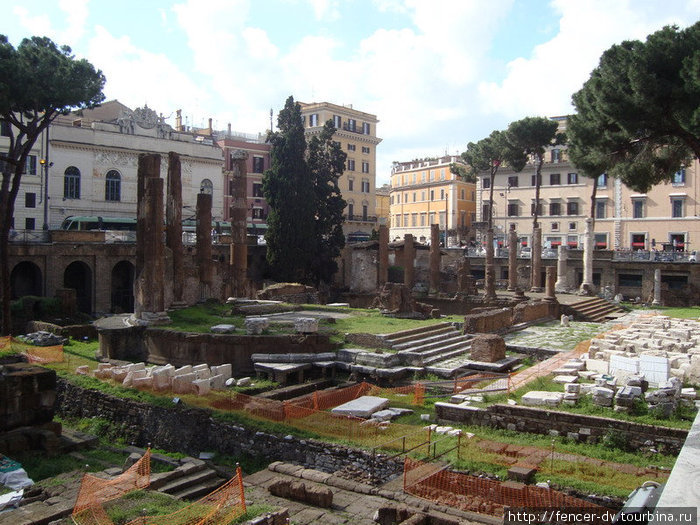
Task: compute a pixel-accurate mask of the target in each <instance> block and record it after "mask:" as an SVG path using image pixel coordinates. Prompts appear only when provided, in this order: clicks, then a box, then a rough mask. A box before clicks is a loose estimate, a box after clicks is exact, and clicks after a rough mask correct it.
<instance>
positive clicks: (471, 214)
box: [469, 212, 476, 223]
mask: <svg viewBox="0 0 700 525" xmlns="http://www.w3.org/2000/svg"><path fill="white" fill-rule="evenodd" d="M469 220H470V221H471V222H472V223H475V222H476V212H471V213H470V214H469Z"/></svg>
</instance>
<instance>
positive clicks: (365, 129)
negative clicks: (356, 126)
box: [362, 122, 369, 135]
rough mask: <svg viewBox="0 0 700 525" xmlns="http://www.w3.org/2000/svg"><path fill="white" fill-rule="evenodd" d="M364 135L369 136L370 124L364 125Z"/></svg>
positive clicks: (365, 123) (364, 123)
mask: <svg viewBox="0 0 700 525" xmlns="http://www.w3.org/2000/svg"><path fill="white" fill-rule="evenodd" d="M362 133H363V134H364V135H369V123H368V122H363V123H362Z"/></svg>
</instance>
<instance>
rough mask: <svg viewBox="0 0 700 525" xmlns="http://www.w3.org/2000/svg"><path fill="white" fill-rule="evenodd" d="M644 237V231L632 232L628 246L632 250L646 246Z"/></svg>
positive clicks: (642, 248)
mask: <svg viewBox="0 0 700 525" xmlns="http://www.w3.org/2000/svg"><path fill="white" fill-rule="evenodd" d="M646 238H647V236H646V234H645V233H633V234H632V239H631V242H630V247H631V248H632V249H633V250H644V249H645V248H646Z"/></svg>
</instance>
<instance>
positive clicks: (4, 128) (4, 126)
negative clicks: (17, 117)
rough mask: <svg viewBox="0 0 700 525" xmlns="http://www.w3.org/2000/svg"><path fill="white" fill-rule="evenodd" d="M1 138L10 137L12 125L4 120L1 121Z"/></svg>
mask: <svg viewBox="0 0 700 525" xmlns="http://www.w3.org/2000/svg"><path fill="white" fill-rule="evenodd" d="M0 136H3V137H9V136H10V125H9V124H8V123H7V122H6V121H4V120H0Z"/></svg>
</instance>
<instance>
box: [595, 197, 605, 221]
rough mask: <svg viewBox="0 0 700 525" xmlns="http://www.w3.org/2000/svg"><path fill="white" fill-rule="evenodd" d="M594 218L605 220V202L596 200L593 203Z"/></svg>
mask: <svg viewBox="0 0 700 525" xmlns="http://www.w3.org/2000/svg"><path fill="white" fill-rule="evenodd" d="M595 218H596V219H605V201H604V200H597V201H595Z"/></svg>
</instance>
